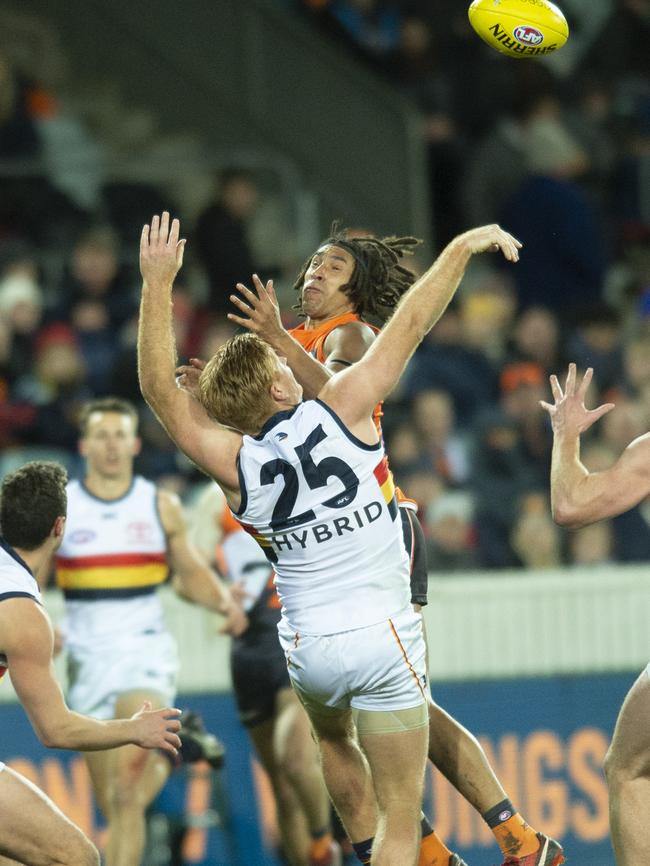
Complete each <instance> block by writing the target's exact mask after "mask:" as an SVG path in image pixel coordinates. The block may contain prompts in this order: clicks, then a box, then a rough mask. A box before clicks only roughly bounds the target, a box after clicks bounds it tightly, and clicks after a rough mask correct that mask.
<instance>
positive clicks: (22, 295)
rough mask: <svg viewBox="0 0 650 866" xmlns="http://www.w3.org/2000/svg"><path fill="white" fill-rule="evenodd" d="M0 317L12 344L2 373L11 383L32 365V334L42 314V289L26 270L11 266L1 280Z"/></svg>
mask: <svg viewBox="0 0 650 866" xmlns="http://www.w3.org/2000/svg"><path fill="white" fill-rule="evenodd" d="M0 317H2V318H3V319H4V321H5V323H6V326H7V329H8V339H9V343H10V346H11V351H10V354H9V357H8V358H7V363H6V367H5V372H6V375H7V376H8V379H9V381H10V382H14V381H15V380H16V379H17V378H18V376H20V375H22V374H24V373H25V371H26V370H29V368H30V367H31V364H32V353H33V349H34V337H35V334H36V332H37V331H38V328H39V326H40V324H41V320H42V317H43V292H42V291H41V288H40V286H39V285H38V283H37V282H36V279H35V278H34V276H33V275H31V274H30V273H29V272H27V271H22V270H18V269H12V270H10V271H9V273H8V274H7V275H6V276H5V277H3V279H1V280H0Z"/></svg>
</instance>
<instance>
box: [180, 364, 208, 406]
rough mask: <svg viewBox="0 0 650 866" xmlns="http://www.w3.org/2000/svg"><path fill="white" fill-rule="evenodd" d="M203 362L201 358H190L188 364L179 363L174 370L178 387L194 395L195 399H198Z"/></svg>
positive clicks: (203, 367)
mask: <svg viewBox="0 0 650 866" xmlns="http://www.w3.org/2000/svg"><path fill="white" fill-rule="evenodd" d="M205 364H206V362H205V361H202V360H201V358H190V363H189V364H181V365H180V366H179V367H176V370H175V371H174V372H175V375H176V384H177V385H178V387H179V388H182V389H183V390H184V391H187V392H188V393H190V394H191V395H192V397H196V399H197V400H198V399H199V379H200V378H201V372H202V371H203V370H204V369H205Z"/></svg>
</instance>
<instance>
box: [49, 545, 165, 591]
mask: <svg viewBox="0 0 650 866" xmlns="http://www.w3.org/2000/svg"><path fill="white" fill-rule="evenodd" d="M167 571H168V569H167V557H166V555H165V553H164V552H161V553H112V554H108V553H107V554H100V555H96V556H77V557H66V556H59V557H57V560H56V577H57V583H58V585H59V586H60V587H61V589H63V590H64V591H66V590H73V591H79V590H80V591H84V590H88V591H93V590H107V591H108V592H110V591H111V590H125V589H129V590H136V589H145V588H149V587H152V588H153V587H154V586H157V585H158V584H160V583H163V581H165V580H166V578H167Z"/></svg>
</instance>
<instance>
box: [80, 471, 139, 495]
mask: <svg viewBox="0 0 650 866" xmlns="http://www.w3.org/2000/svg"><path fill="white" fill-rule="evenodd" d="M132 483H133V473H131V472H129V473H128V474H125V475H115V476H112V475H111V476H106V475H102V474H101V473H99V472H94V471H93V470H92V469H89V470H88V471H87V473H86V477H85V478H84V486H85V488H86V489H87V490H88V491H89V492H90V493H92V495H93V496H97V498H98V499H121V498H122V496H124V495H125V494H126V493H127V492H128V490H129V487H130V486H131V484H132Z"/></svg>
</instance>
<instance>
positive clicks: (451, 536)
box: [424, 490, 478, 574]
mask: <svg viewBox="0 0 650 866" xmlns="http://www.w3.org/2000/svg"><path fill="white" fill-rule="evenodd" d="M473 514H474V503H473V501H472V496H471V494H470V493H468V492H467V491H464V490H447V491H445V492H444V493H442V494H441V495H440V496H438V497H437V499H435V500H434V501H433V502H432V503H431V504H430V506H429V508H428V509H427V512H426V515H425V523H424V530H425V534H426V537H427V563H428V565H429V568H430V569H431V570H432V571H439V572H441V573H442V574H445V573H447V572H450V571H463V570H466V569H470V568H476V567H477V564H478V563H477V556H476V548H475V530H474V523H473Z"/></svg>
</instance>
